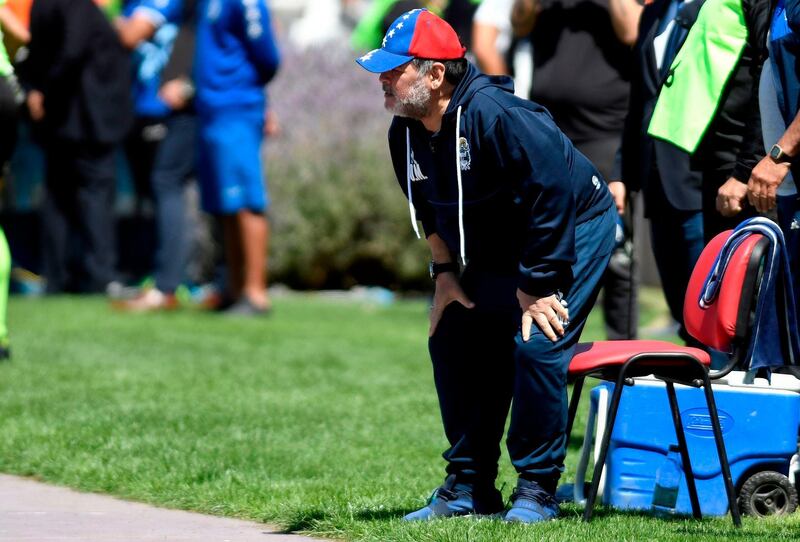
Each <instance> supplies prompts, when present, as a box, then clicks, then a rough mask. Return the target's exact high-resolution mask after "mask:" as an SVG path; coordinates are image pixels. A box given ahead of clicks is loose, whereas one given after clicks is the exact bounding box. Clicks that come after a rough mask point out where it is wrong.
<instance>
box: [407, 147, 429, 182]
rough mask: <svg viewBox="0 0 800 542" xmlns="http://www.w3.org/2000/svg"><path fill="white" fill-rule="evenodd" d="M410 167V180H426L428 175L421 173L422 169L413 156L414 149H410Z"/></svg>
mask: <svg viewBox="0 0 800 542" xmlns="http://www.w3.org/2000/svg"><path fill="white" fill-rule="evenodd" d="M409 167H410V169H411V181H412V182H418V181H427V180H428V177H426V176H425V174H424V173H422V169H421V168H420V167H419V162H417V160H416V159H415V158H414V151H411V164H409Z"/></svg>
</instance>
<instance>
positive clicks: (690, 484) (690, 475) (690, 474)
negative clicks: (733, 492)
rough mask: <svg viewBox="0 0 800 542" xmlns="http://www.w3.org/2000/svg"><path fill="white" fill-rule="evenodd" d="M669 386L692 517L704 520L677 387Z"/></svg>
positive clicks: (668, 390) (668, 393)
mask: <svg viewBox="0 0 800 542" xmlns="http://www.w3.org/2000/svg"><path fill="white" fill-rule="evenodd" d="M665 384H666V385H667V397H669V408H670V411H671V412H672V423H673V424H674V425H675V435H676V436H677V437H678V446H679V447H680V449H681V462H682V463H683V474H684V476H686V487H687V489H688V490H689V500H690V501H691V502H692V516H694V518H695V519H702V518H703V514H702V512H701V511H700V500H699V499H698V498H697V486H696V485H695V480H694V470H692V462H691V460H690V458H689V448H688V446H687V445H686V434H685V433H684V431H683V422H682V421H681V411H680V409H679V408H678V397H677V396H676V395H675V385H674V384H673V383H672V382H665Z"/></svg>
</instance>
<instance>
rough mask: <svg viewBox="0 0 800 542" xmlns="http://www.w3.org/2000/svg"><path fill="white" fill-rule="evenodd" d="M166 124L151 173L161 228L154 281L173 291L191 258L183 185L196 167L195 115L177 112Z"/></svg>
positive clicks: (164, 288) (158, 223)
mask: <svg viewBox="0 0 800 542" xmlns="http://www.w3.org/2000/svg"><path fill="white" fill-rule="evenodd" d="M166 126H167V134H166V136H165V138H164V140H162V141H161V144H160V145H159V147H158V150H157V152H156V158H155V165H154V167H153V173H152V189H153V196H154V199H155V203H156V224H157V227H158V252H157V254H156V272H155V284H156V288H158V289H159V290H160V291H161V292H164V293H166V294H173V293H174V292H175V290H176V289H177V287H178V286H179V285H180V283H181V282H182V281H183V279H184V275H185V273H186V262H187V260H188V257H189V248H190V247H189V242H188V235H187V234H188V230H187V227H188V222H187V214H186V199H185V197H184V192H185V190H184V188H185V183H186V179H187V178H188V177H189V176H190V175H191V173H192V171H193V170H194V156H195V152H194V150H195V140H196V124H195V118H194V115H190V114H180V115H175V116H173V117H171V118H170V119H169V120H167V122H166Z"/></svg>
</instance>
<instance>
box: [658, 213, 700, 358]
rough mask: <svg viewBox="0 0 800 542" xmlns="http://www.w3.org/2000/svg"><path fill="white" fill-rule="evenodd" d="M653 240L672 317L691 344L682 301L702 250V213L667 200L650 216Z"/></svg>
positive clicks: (693, 342) (682, 335) (692, 341)
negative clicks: (678, 207)
mask: <svg viewBox="0 0 800 542" xmlns="http://www.w3.org/2000/svg"><path fill="white" fill-rule="evenodd" d="M650 239H651V242H652V247H653V255H654V256H655V261H656V267H657V269H658V275H659V277H660V278H661V287H662V289H663V290H664V298H665V299H666V301H667V306H668V307H669V311H670V315H672V318H673V320H675V321H676V322H678V324H680V329H679V335H680V336H681V338H682V339H683V340H684V341H686V342H687V344H688V343H691V344H692V345H694V344H695V343H696V341H694V340H693V339H692V338H691V337H690V336H689V334H688V333H687V332H686V328H685V327H684V324H683V301H684V297H685V295H686V288H687V287H688V285H689V279H690V277H691V276H692V271H693V270H694V266H695V264H696V263H697V259H698V258H699V257H700V253H701V252H702V251H703V247H704V246H705V243H704V236H703V213H702V212H701V211H680V210H678V209H674V208H672V207H671V206H670V205H669V203H668V202H667V201H666V200H664V201H663V203H662V205H661V206H659V207H655V206H653V209H652V211H651V213H650Z"/></svg>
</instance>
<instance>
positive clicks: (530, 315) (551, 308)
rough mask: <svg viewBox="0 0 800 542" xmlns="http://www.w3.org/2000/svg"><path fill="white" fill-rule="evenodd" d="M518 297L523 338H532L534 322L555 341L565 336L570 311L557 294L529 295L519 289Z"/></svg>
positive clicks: (545, 334)
mask: <svg viewBox="0 0 800 542" xmlns="http://www.w3.org/2000/svg"><path fill="white" fill-rule="evenodd" d="M517 299H518V300H519V306H520V308H521V309H522V340H523V341H525V342H527V341H528V340H529V339H530V338H531V327H532V325H533V322H536V325H537V326H539V329H541V330H542V333H544V336H545V337H547V338H548V339H550V340H551V341H553V342H556V341H557V340H558V339H559V338H561V337H563V336H564V327H565V326H566V325H568V324H569V311H568V310H567V308H566V306H565V305H566V303H563V304H562V301H560V300H559V297H558V296H557V295H556V294H553V295H549V296H546V297H536V296H533V295H528V294H526V293H525V292H523V291H522V290H517Z"/></svg>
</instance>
